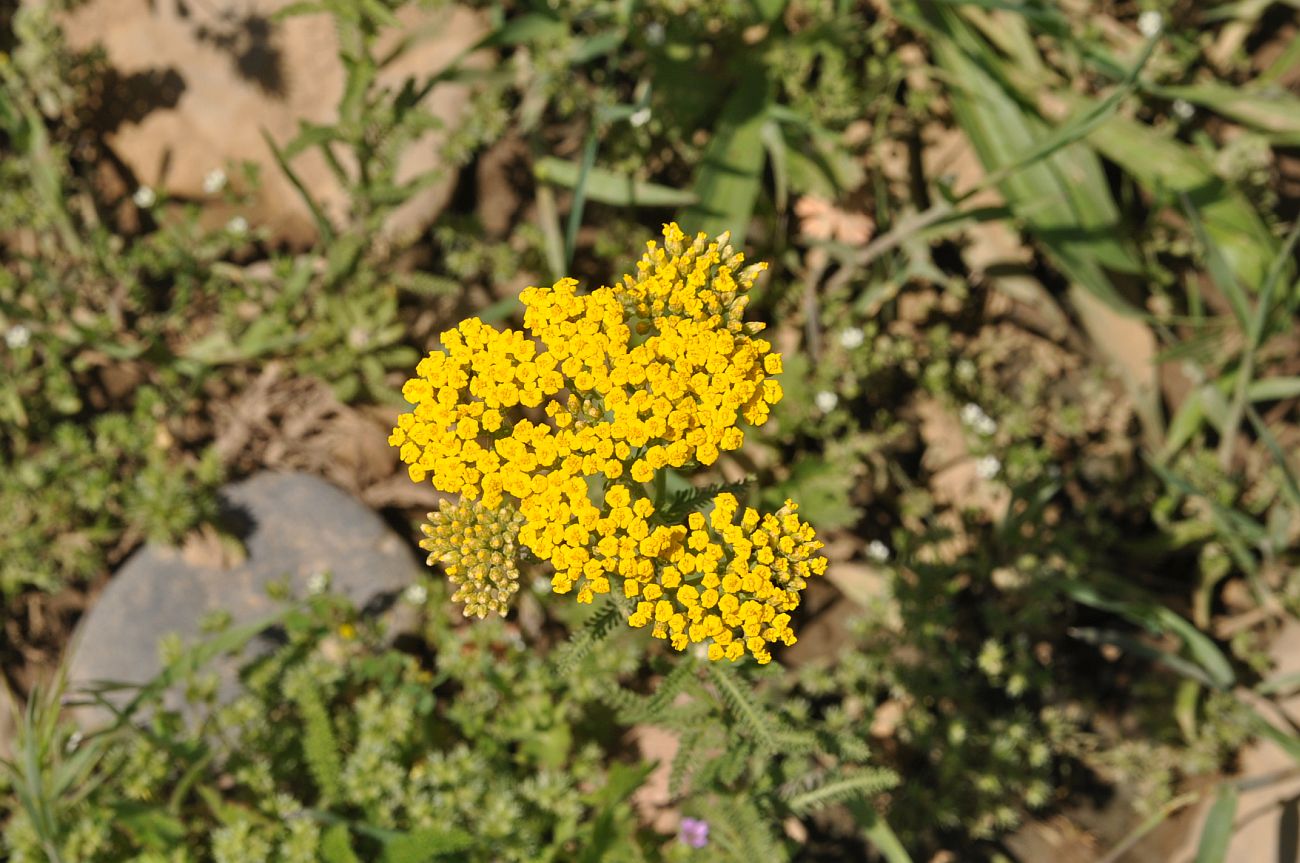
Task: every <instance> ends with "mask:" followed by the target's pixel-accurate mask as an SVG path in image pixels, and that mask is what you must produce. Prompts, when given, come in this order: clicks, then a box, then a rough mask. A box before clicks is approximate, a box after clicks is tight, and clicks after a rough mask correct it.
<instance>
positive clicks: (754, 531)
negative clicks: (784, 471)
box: [623, 494, 826, 663]
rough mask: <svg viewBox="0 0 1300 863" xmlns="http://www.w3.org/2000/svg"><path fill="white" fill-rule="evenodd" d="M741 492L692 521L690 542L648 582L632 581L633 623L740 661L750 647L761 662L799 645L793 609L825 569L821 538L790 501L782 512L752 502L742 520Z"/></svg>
mask: <svg viewBox="0 0 1300 863" xmlns="http://www.w3.org/2000/svg"><path fill="white" fill-rule="evenodd" d="M737 508H738V505H737V503H736V498H735V496H734V495H730V494H720V495H718V496H717V497H715V498H714V499H713V510H712V512H711V513H710V514H709V518H708V521H707V523H706V521H705V517H704V516H703V515H702V514H700V513H698V512H696V513H691V515H690V517H689V519H688V520H687V528H688V529H689V533H687V534H686V541H685V548H677V549H675V550H674V552H673V554H672V555H671V556H670V557H669V562H668V565H666V566H664V567H663V568H662V570H661V572H660V573H659V577H658V578H657V579H656V580H655V581H652V582H650V583H649V584H644V585H643V584H641V583H640V582H638V581H634V580H628V581H625V582H623V590H624V592H625V593H626V594H627V595H628V596H632V597H636V596H639V597H640V601H639V602H638V603H637V606H636V611H635V612H634V613H633V614H632V616H631V617H630V618H629V620H628V623H630V624H631V625H632V626H635V627H641V626H646V625H647V624H649V623H652V622H653V624H654V635H655V637H657V638H667V639H669V640H670V642H671V643H672V646H673V647H675V648H676V649H678V650H682V649H684V648H685V647H686V645H688V644H698V643H702V642H708V656H709V659H714V660H716V659H722V658H724V657H725V658H727V659H732V660H735V659H739V658H740V657H741V656H743V655H744V654H745V651H746V649H748V650H749V652H750V653H751V654H753V655H754V658H755V659H757V660H758V662H759V663H766V662H768V661H770V660H771V658H772V657H771V655H770V654H769V653H768V651H767V645H768V644H771V643H774V642H777V641H780V642H781V643H783V644H794V642H795V635H794V632H793V631H792V630H791V629H790V614H789V612H791V611H793V610H794V609H795V608H797V607H798V605H799V594H800V592H801V591H802V590H803V589H804V587H805V586H806V585H807V579H808V577H809V576H812V575H821V574H822V573H823V572H825V571H826V558H824V557H821V556H818V555H817V550H818V549H820V548H821V543H820V542H817V540H816V538H815V537H814V535H813V529H812V528H811V527H810V526H809V525H808V524H807V523H805V522H803V521H801V520H800V519H799V517H798V516H797V515H795V510H796V509H798V506H797V505H796V504H795V503H794V502H793V501H789V500H787V501H786V502H785V506H784V507H782V508H781V510H779V511H778V512H777V513H776V514H775V515H773V514H771V513H769V514H767V515H764V516H762V517H761V518H760V517H759V514H758V512H757V511H756V510H754V509H751V508H749V507H746V508H745V511H744V514H743V515H742V516H741V517H740V520H739V522H737V521H736V519H735V517H736V512H737Z"/></svg>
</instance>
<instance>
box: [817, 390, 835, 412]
mask: <svg viewBox="0 0 1300 863" xmlns="http://www.w3.org/2000/svg"><path fill="white" fill-rule="evenodd" d="M813 402H815V403H816V405H817V410H819V411H821V412H822V413H824V414H828V413H830V412H831V411H833V410H835V406H836V405H837V404H839V403H840V397H839V396H837V395H835V393H833V392H831V391H830V390H822V391H821V392H819V393H817V395H815V396H813Z"/></svg>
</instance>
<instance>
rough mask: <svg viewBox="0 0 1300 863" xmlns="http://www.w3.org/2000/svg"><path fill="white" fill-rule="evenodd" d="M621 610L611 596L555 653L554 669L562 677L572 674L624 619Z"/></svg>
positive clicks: (607, 597)
mask: <svg viewBox="0 0 1300 863" xmlns="http://www.w3.org/2000/svg"><path fill="white" fill-rule="evenodd" d="M624 616H625V615H624V614H623V609H622V608H621V607H620V606H619V603H618V602H617V601H616V600H615V598H614V597H612V596H606V598H605V602H604V604H603V605H601V607H600V608H599V609H598V610H597V611H596V613H595V614H593V615H592V616H591V617H589V618H587V622H586V623H584V624H583V625H582V627H581V628H580V629H578V630H577V631H576V632H574V633H573V635H571V636H570V637H569V642H568V644H566V645H564V646H563V647H561V648H560V649H559V650H557V651H556V657H555V667H556V669H557V670H558V671H559V672H560V674H562V675H568V674H572V673H573V672H574V671H576V670H577V668H578V666H579V665H580V664H581V663H582V661H583V660H584V659H586V658H587V656H588V655H590V653H591V651H592V650H594V649H595V647H596V646H597V645H598V644H600V643H601V642H602V641H604V640H605V639H606V638H608V637H609V635H610V633H612V632H613V631H614V628H615V627H616V626H618V624H619V623H620V622H621V621H622V620H623V618H624Z"/></svg>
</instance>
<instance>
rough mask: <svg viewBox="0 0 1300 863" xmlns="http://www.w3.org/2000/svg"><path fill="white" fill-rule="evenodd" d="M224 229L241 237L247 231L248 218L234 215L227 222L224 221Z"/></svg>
mask: <svg viewBox="0 0 1300 863" xmlns="http://www.w3.org/2000/svg"><path fill="white" fill-rule="evenodd" d="M226 230H227V231H229V232H230V233H232V234H234V235H236V236H239V237H242V236H243V235H244V234H247V233H248V219H245V218H244V217H243V216H235V217H234V218H233V219H231V220H230V221H229V222H226Z"/></svg>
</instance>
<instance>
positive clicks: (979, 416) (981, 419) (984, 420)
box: [961, 402, 998, 437]
mask: <svg viewBox="0 0 1300 863" xmlns="http://www.w3.org/2000/svg"><path fill="white" fill-rule="evenodd" d="M961 421H962V425H964V426H966V427H967V428H968V429H970V430H971V431H973V432H975V434H977V435H980V436H981V437H992V436H993V434H994V433H995V432H997V430H998V424H997V423H996V422H994V421H993V418H992V417H990V416H989V415H988V414H986V413H984V408H982V407H980V406H979V405H977V404H975V403H974V402H967V403H966V404H965V405H963V406H962V409H961Z"/></svg>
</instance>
